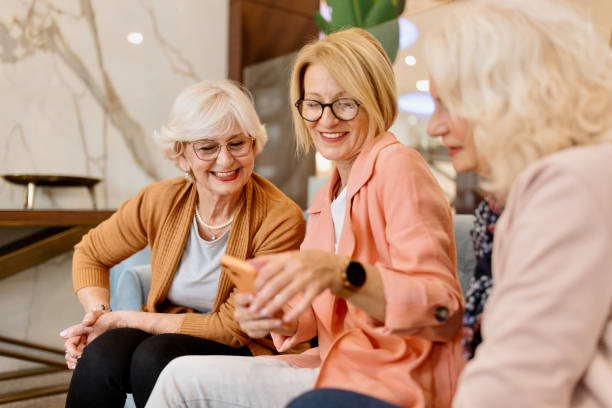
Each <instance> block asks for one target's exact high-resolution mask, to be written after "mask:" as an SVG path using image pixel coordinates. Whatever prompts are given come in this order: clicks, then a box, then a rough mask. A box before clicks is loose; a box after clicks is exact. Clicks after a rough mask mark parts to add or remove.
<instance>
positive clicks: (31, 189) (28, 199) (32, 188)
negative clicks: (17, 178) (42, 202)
mask: <svg viewBox="0 0 612 408" xmlns="http://www.w3.org/2000/svg"><path fill="white" fill-rule="evenodd" d="M35 194H36V184H34V183H32V182H30V183H28V185H27V187H26V191H25V203H24V205H23V208H25V209H26V210H33V209H34V196H35Z"/></svg>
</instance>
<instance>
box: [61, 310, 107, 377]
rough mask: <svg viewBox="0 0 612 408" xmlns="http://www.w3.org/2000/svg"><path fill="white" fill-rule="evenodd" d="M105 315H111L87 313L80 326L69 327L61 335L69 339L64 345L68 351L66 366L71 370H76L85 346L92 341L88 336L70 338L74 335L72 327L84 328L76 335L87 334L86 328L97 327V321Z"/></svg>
mask: <svg viewBox="0 0 612 408" xmlns="http://www.w3.org/2000/svg"><path fill="white" fill-rule="evenodd" d="M104 313H109V312H107V311H104V310H96V311H90V312H87V313H85V316H83V320H82V321H81V323H80V324H76V325H74V326H71V327H69V328H68V329H66V330H64V331H62V332H61V333H60V336H61V337H63V338H65V339H67V340H66V342H65V343H64V350H65V351H66V354H65V356H64V357H65V359H66V365H67V366H68V368H69V369H71V370H74V369H75V368H76V365H77V362H78V359H79V358H81V354H83V349H85V346H86V345H88V344H89V343H90V342H91V341H92V340H93V338H92V339H91V340H89V341H88V336H87V335H84V334H83V335H81V334H75V335H72V336H70V334H71V333H73V331H72V330H69V329H71V328H72V327H78V326H83V328H80V329H79V330H78V331H74V333H81V332H83V333H84V332H85V329H84V327H90V326H93V325H95V323H96V321H97V320H98V318H99V317H100V316H102V315H103V314H104Z"/></svg>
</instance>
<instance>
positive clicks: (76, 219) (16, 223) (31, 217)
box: [0, 210, 115, 227]
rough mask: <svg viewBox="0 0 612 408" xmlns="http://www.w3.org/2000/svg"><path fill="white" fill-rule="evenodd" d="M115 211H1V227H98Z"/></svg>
mask: <svg viewBox="0 0 612 408" xmlns="http://www.w3.org/2000/svg"><path fill="white" fill-rule="evenodd" d="M114 212H115V210H28V211H22V210H0V227H61V226H69V225H98V224H99V223H101V222H102V221H104V220H105V219H107V218H108V217H110V216H111V215H112V214H113V213H114Z"/></svg>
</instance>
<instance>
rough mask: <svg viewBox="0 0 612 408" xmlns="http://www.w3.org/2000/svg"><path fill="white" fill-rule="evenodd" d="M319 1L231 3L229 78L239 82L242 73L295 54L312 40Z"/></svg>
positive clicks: (242, 0) (235, 0)
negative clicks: (268, 61)
mask: <svg viewBox="0 0 612 408" xmlns="http://www.w3.org/2000/svg"><path fill="white" fill-rule="evenodd" d="M318 8H319V0H288V1H287V0H285V1H283V0H231V2H230V28H229V30H230V32H229V44H230V50H229V77H230V78H231V79H234V80H237V81H241V80H242V70H243V69H244V68H245V67H247V66H249V65H253V64H257V63H259V62H264V61H267V60H269V59H271V58H275V57H279V56H282V55H285V54H288V53H290V52H292V51H295V50H298V49H300V48H301V47H302V45H304V44H305V43H306V42H308V41H309V40H311V39H313V38H315V37H316V36H317V33H318V28H317V26H316V23H315V21H314V19H313V17H312V13H313V11H315V10H317V9H318Z"/></svg>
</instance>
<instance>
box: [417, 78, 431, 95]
mask: <svg viewBox="0 0 612 408" xmlns="http://www.w3.org/2000/svg"><path fill="white" fill-rule="evenodd" d="M416 89H418V90H419V91H421V92H429V80H427V79H421V80H420V81H417V82H416Z"/></svg>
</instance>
